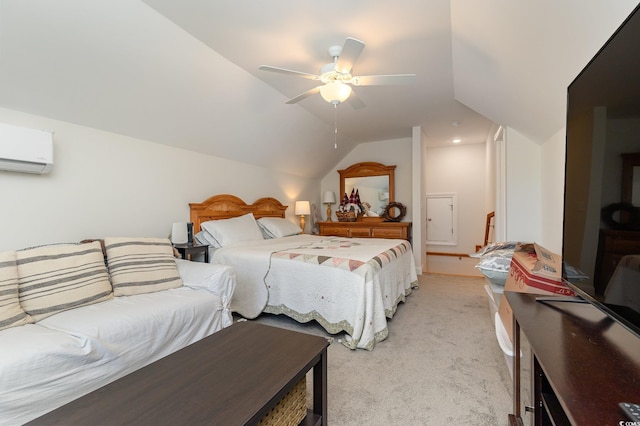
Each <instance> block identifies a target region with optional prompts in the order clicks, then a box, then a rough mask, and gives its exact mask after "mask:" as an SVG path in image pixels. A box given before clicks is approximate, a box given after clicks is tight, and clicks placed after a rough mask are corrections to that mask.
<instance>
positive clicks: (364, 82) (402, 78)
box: [351, 74, 416, 86]
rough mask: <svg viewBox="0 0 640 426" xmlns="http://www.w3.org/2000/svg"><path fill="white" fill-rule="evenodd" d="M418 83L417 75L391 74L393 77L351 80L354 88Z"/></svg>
mask: <svg viewBox="0 0 640 426" xmlns="http://www.w3.org/2000/svg"><path fill="white" fill-rule="evenodd" d="M415 82H416V75H415V74H391V75H359V76H357V77H352V78H351V84H353V85H354V86H381V85H385V84H413V83H415Z"/></svg>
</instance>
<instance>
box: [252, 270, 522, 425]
mask: <svg viewBox="0 0 640 426" xmlns="http://www.w3.org/2000/svg"><path fill="white" fill-rule="evenodd" d="M419 282H420V288H419V289H417V290H414V292H413V293H412V294H411V295H410V296H409V297H408V298H407V301H406V303H404V304H400V306H399V307H398V311H397V312H396V315H395V317H394V318H393V319H392V320H390V321H389V337H388V338H387V339H386V340H385V341H383V342H381V343H379V344H378V345H377V346H376V347H375V349H374V350H373V351H371V352H369V351H365V350H361V349H358V350H356V351H352V350H350V349H348V348H346V347H345V346H343V345H342V344H340V343H339V342H338V341H335V342H334V343H333V344H332V345H331V346H330V347H329V350H328V365H329V368H328V384H329V386H328V401H329V402H328V409H329V414H328V421H329V425H335V426H341V425H345V426H346V425H449V424H450V425H504V424H507V415H508V413H509V412H510V409H511V379H510V376H509V372H508V369H507V365H506V362H505V360H504V356H503V355H502V352H501V351H500V349H499V348H498V345H497V343H496V339H495V334H494V329H493V325H492V322H491V319H490V315H489V308H488V302H487V296H486V293H485V291H484V288H483V286H484V280H483V279H479V278H464V277H452V276H444V275H422V276H421V277H420V279H419ZM257 321H260V322H263V323H266V324H270V325H274V326H280V327H285V328H291V329H295V330H298V331H302V332H308V333H312V334H319V335H327V336H328V334H326V333H325V332H324V330H323V329H322V328H321V327H320V326H319V325H318V324H317V323H309V324H298V323H296V322H294V321H292V320H290V319H288V318H286V317H283V316H273V315H263V316H261V317H259V319H258V320H257ZM334 337H335V336H334ZM337 338H339V336H338V337H337ZM307 380H308V387H310V386H311V383H310V375H308V377H307Z"/></svg>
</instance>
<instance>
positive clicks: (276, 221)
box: [258, 217, 302, 239]
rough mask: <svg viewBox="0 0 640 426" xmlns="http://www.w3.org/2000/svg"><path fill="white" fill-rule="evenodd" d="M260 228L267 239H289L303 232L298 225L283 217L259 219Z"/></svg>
mask: <svg viewBox="0 0 640 426" xmlns="http://www.w3.org/2000/svg"><path fill="white" fill-rule="evenodd" d="M258 226H259V227H260V230H261V231H262V235H264V238H265V239H269V238H280V237H288V236H289V235H298V234H300V233H301V232H302V229H300V227H299V226H298V225H296V224H295V223H293V222H291V221H290V220H287V219H284V218H281V217H262V218H260V219H258Z"/></svg>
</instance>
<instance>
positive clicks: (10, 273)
mask: <svg viewBox="0 0 640 426" xmlns="http://www.w3.org/2000/svg"><path fill="white" fill-rule="evenodd" d="M32 322H33V319H32V318H31V317H30V316H29V315H28V314H27V313H26V312H25V311H24V309H22V306H20V302H19V299H18V266H17V265H16V252H15V251H5V252H2V253H0V330H4V329H5V328H9V327H15V326H18V325H23V324H29V323H32Z"/></svg>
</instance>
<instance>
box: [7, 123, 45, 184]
mask: <svg viewBox="0 0 640 426" xmlns="http://www.w3.org/2000/svg"><path fill="white" fill-rule="evenodd" d="M52 167H53V134H52V133H51V132H45V131H42V130H34V129H26V128H24V127H17V126H11V125H9V124H3V123H0V170H6V171H10V172H22V173H38V174H43V173H49V172H50V171H51V168H52Z"/></svg>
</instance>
